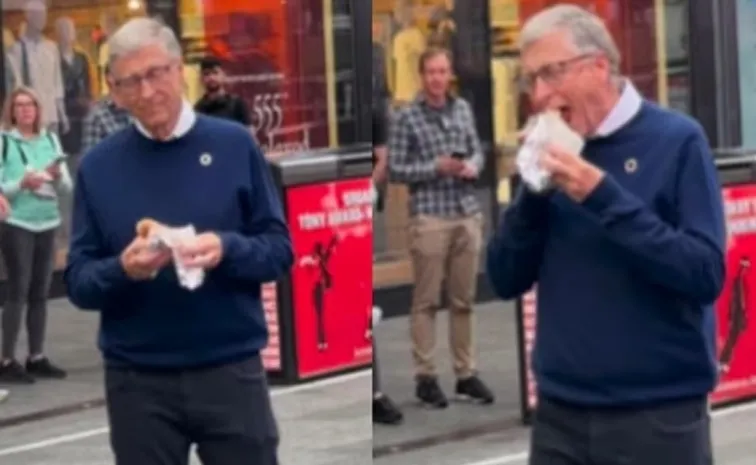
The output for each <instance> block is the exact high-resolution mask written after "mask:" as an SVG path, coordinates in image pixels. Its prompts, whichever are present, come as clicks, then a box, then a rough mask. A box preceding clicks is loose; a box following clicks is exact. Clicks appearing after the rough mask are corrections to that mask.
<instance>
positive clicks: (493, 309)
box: [373, 301, 520, 455]
mask: <svg viewBox="0 0 756 465" xmlns="http://www.w3.org/2000/svg"><path fill="white" fill-rule="evenodd" d="M475 315H476V317H477V325H476V328H477V332H476V337H477V347H478V352H479V355H478V368H479V370H480V376H481V378H482V379H483V380H484V381H485V382H486V383H487V384H488V385H489V386H490V387H491V389H492V390H493V391H494V393H495V394H496V403H495V404H494V405H490V406H480V405H472V404H467V403H457V402H451V404H450V405H449V408H448V409H446V410H428V409H425V408H423V407H420V406H419V405H418V404H417V402H416V401H415V397H414V381H413V371H412V360H411V353H410V340H409V322H408V318H407V317H398V318H392V319H389V320H386V321H384V322H382V323H381V325H380V326H379V327H378V328H377V329H376V331H375V334H376V338H377V339H376V340H377V343H378V357H379V363H380V370H381V376H382V378H383V379H382V380H381V381H382V383H383V386H382V387H383V391H384V392H385V393H386V394H387V395H389V396H390V397H392V398H393V399H394V400H395V401H396V402H397V403H398V404H399V405H400V407H401V408H402V410H403V412H404V415H405V422H404V424H403V425H401V426H382V425H376V426H374V428H373V448H374V452H375V453H377V454H378V455H383V454H391V453H393V452H396V451H398V450H410V449H415V448H420V447H426V446H430V445H432V444H434V443H438V442H445V441H449V440H452V439H454V438H465V437H468V436H477V435H479V434H485V433H487V432H500V431H502V430H504V429H509V428H512V427H516V426H518V425H519V424H520V423H519V421H520V391H519V374H518V366H517V332H516V324H515V312H514V305H513V304H512V303H510V302H500V301H495V302H491V303H486V304H480V305H477V306H476V308H475ZM437 323H438V333H437V334H438V350H437V361H438V366H439V371H440V372H441V375H440V378H441V387H442V388H443V389H444V390H445V392H446V394H447V395H448V396H449V397H452V395H453V390H454V377H453V375H452V371H451V359H450V355H449V350H448V339H447V337H446V335H447V334H448V326H447V315H446V312H440V313H439V316H438V321H437Z"/></svg>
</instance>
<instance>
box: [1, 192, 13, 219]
mask: <svg viewBox="0 0 756 465" xmlns="http://www.w3.org/2000/svg"><path fill="white" fill-rule="evenodd" d="M10 211H11V207H10V203H9V202H8V199H6V198H5V196H3V195H0V220H4V219H6V218H7V217H8V215H9V214H10Z"/></svg>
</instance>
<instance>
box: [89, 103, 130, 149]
mask: <svg viewBox="0 0 756 465" xmlns="http://www.w3.org/2000/svg"><path fill="white" fill-rule="evenodd" d="M130 123H131V117H130V116H129V114H128V113H127V112H126V110H123V109H121V108H119V107H118V106H116V104H115V102H113V100H112V99H111V98H110V97H109V96H106V97H103V98H102V99H100V101H99V102H97V103H95V105H94V106H93V107H92V109H91V110H90V111H89V113H88V114H87V116H86V118H84V123H83V124H84V127H83V129H82V132H83V133H82V152H81V153H82V154H85V153H87V152H88V151H89V150H90V149H91V148H92V147H94V146H95V145H97V144H98V143H99V142H100V141H101V140H103V139H105V138H106V137H108V136H109V135H111V134H114V133H116V132H118V131H120V130H121V129H123V128H125V127H126V126H128V125H129V124H130Z"/></svg>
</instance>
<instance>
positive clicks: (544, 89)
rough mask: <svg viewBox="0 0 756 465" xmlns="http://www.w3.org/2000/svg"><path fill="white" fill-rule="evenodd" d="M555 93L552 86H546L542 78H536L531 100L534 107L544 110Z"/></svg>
mask: <svg viewBox="0 0 756 465" xmlns="http://www.w3.org/2000/svg"><path fill="white" fill-rule="evenodd" d="M553 93H554V89H553V88H552V87H551V86H550V85H548V84H546V83H545V82H544V81H543V79H541V78H540V77H536V78H535V79H534V80H533V87H532V88H531V90H530V100H531V102H532V103H533V106H534V107H536V108H542V107H543V106H545V105H546V103H547V102H548V101H549V99H550V98H551V96H552V95H553Z"/></svg>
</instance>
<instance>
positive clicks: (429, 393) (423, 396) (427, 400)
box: [415, 377, 449, 409]
mask: <svg viewBox="0 0 756 465" xmlns="http://www.w3.org/2000/svg"><path fill="white" fill-rule="evenodd" d="M415 395H416V396H417V398H418V399H420V402H422V403H423V405H426V406H428V407H432V408H438V409H442V408H446V407H448V406H449V400H448V399H447V398H446V395H445V394H444V391H442V390H441V387H439V385H438V380H436V378H425V377H423V378H418V380H417V385H416V386H415Z"/></svg>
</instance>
